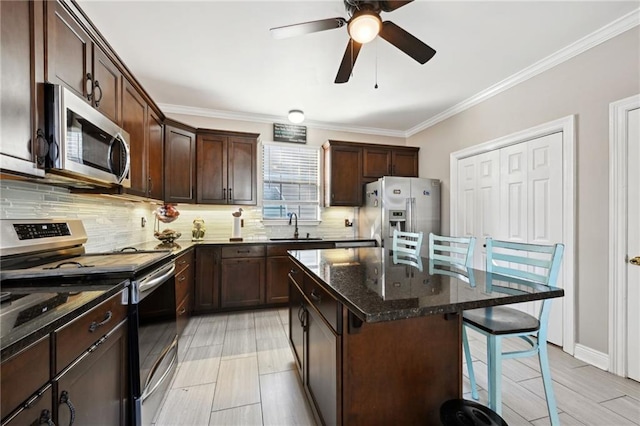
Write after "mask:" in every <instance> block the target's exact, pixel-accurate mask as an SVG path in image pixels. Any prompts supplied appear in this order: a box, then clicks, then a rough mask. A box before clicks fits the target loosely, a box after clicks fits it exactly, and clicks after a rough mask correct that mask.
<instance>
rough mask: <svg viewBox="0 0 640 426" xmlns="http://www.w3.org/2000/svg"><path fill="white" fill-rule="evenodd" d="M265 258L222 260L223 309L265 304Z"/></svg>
mask: <svg viewBox="0 0 640 426" xmlns="http://www.w3.org/2000/svg"><path fill="white" fill-rule="evenodd" d="M264 280H265V259H264V257H258V258H256V257H247V258H238V259H222V271H221V278H220V281H221V283H222V286H221V289H220V290H221V291H220V305H221V307H223V308H235V307H243V306H258V305H262V304H264V287H265V285H264Z"/></svg>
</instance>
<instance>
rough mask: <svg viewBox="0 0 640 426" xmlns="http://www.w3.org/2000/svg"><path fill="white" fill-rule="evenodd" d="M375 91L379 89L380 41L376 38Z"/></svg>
mask: <svg viewBox="0 0 640 426" xmlns="http://www.w3.org/2000/svg"><path fill="white" fill-rule="evenodd" d="M373 88H374V89H377V88H378V39H377V38H376V84H375V86H373Z"/></svg>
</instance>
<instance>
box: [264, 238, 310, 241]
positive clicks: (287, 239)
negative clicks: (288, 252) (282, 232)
mask: <svg viewBox="0 0 640 426" xmlns="http://www.w3.org/2000/svg"><path fill="white" fill-rule="evenodd" d="M321 240H322V238H320V237H301V238H292V237H278V238H269V241H321Z"/></svg>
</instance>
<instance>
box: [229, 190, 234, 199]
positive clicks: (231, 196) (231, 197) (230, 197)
mask: <svg viewBox="0 0 640 426" xmlns="http://www.w3.org/2000/svg"><path fill="white" fill-rule="evenodd" d="M231 194H232V193H231V188H229V201H232V200H233V195H231Z"/></svg>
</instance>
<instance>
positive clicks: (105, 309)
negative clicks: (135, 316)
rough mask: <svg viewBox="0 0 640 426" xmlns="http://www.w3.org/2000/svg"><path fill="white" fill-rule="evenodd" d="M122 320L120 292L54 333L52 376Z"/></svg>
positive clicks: (125, 308)
mask: <svg viewBox="0 0 640 426" xmlns="http://www.w3.org/2000/svg"><path fill="white" fill-rule="evenodd" d="M124 291H127V290H124ZM126 317H127V305H123V304H122V292H120V293H118V294H115V295H113V296H111V297H110V298H109V299H107V300H105V301H104V302H102V303H101V304H99V305H98V306H96V307H94V308H93V309H91V310H90V311H88V312H85V313H84V314H82V315H81V316H80V317H78V318H76V319H75V320H73V321H71V322H70V323H69V324H67V325H65V326H64V327H62V328H60V329H58V330H56V332H55V335H56V365H55V372H56V374H57V373H59V372H60V371H62V369H63V368H65V367H66V366H67V365H69V364H70V363H71V362H72V361H73V360H74V359H76V358H77V357H78V356H79V355H80V354H82V352H84V351H85V350H87V349H88V348H89V347H90V346H91V345H92V344H93V343H95V342H96V341H97V340H98V339H100V338H101V337H102V336H104V335H105V334H107V333H108V332H109V331H111V330H112V329H113V328H114V327H115V326H116V325H118V324H120V323H121V322H122V321H123V320H124V319H125V318H126Z"/></svg>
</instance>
